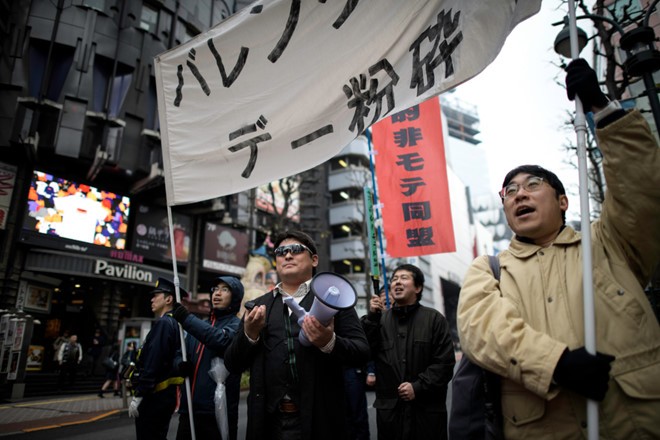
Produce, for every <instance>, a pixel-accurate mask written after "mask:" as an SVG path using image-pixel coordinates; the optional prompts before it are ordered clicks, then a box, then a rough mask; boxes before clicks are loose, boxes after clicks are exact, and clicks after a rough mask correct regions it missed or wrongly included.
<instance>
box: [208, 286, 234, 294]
mask: <svg viewBox="0 0 660 440" xmlns="http://www.w3.org/2000/svg"><path fill="white" fill-rule="evenodd" d="M215 292H221V293H231V289H230V288H229V287H227V286H222V287H218V286H215V287H212V288H211V293H215Z"/></svg>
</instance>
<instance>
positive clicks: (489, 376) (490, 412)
mask: <svg viewBox="0 0 660 440" xmlns="http://www.w3.org/2000/svg"><path fill="white" fill-rule="evenodd" d="M488 264H489V265H490V270H491V272H493V276H494V277H495V279H496V280H497V281H499V280H500V273H501V270H500V259H499V258H498V257H497V256H495V255H489V256H488ZM500 296H501V294H500ZM482 371H483V384H484V389H483V391H484V400H485V402H484V403H485V408H484V412H485V415H486V427H485V428H486V438H487V439H496V440H500V439H503V438H504V435H503V426H502V425H503V420H502V404H501V398H502V390H501V387H502V384H501V378H500V376H498V375H497V374H495V373H492V372H490V371H488V370H485V369H484V370H482Z"/></svg>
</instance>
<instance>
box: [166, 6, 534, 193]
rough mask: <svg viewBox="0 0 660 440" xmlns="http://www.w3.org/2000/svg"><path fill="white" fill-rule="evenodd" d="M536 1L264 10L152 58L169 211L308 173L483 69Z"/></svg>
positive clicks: (252, 11) (240, 15) (243, 14)
mask: <svg viewBox="0 0 660 440" xmlns="http://www.w3.org/2000/svg"><path fill="white" fill-rule="evenodd" d="M540 5H541V1H540V0H518V1H514V0H406V1H403V0H346V1H339V0H333V1H325V0H307V1H302V0H262V1H258V2H256V3H254V4H252V5H251V6H249V7H247V8H245V9H243V10H241V11H240V12H238V13H237V14H235V15H233V16H231V17H229V18H228V19H227V20H225V21H223V22H222V23H220V24H218V25H217V26H216V27H215V28H213V29H211V30H209V31H207V32H205V33H203V34H200V35H198V36H197V37H195V38H194V39H192V40H190V41H189V42H187V43H185V44H183V45H181V46H178V47H176V48H174V49H172V50H170V51H167V52H165V53H163V54H161V55H159V56H158V57H156V80H157V92H158V106H159V115H160V122H161V140H162V146H163V162H164V167H165V170H164V171H165V181H166V183H165V185H166V190H167V198H168V204H169V205H177V204H185V203H192V202H197V201H200V200H206V199H210V198H214V197H220V196H223V195H227V194H232V193H236V192H239V191H243V190H246V189H249V188H253V187H256V186H258V185H261V184H264V183H267V182H271V181H274V180H277V179H279V178H282V177H285V176H289V175H292V174H295V173H298V172H301V171H304V170H307V169H309V168H312V167H314V166H316V165H318V164H320V163H322V162H324V161H325V160H327V159H329V158H331V157H332V156H334V155H335V154H337V153H338V152H339V151H341V149H342V148H343V147H344V146H346V145H347V144H348V143H349V142H350V141H351V140H353V139H354V138H355V137H356V136H357V135H359V134H360V133H362V132H363V131H364V130H365V129H366V128H367V127H369V126H370V125H372V124H373V123H375V122H377V121H378V120H380V119H382V118H383V117H385V116H387V115H388V114H394V113H396V112H398V111H400V110H403V109H406V108H408V107H411V106H413V105H415V104H418V103H420V102H422V101H425V100H426V99H428V98H429V97H431V96H434V95H437V94H439V93H441V92H442V91H444V90H447V89H449V88H451V87H454V86H456V85H458V84H460V83H461V82H463V81H466V80H467V79H469V78H471V77H472V76H474V75H476V74H478V73H479V72H480V71H481V70H483V69H484V68H485V67H486V66H487V65H488V64H489V63H490V62H491V61H492V60H493V59H494V58H495V57H496V56H497V54H498V53H499V51H500V49H501V47H502V45H503V43H504V41H505V40H506V37H507V36H508V34H509V33H510V32H511V30H512V29H513V28H514V27H515V26H516V24H518V23H519V22H521V21H522V20H524V19H525V18H527V17H529V16H531V15H533V14H535V13H536V12H538V10H539V8H540Z"/></svg>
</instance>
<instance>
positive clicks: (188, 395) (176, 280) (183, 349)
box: [167, 204, 196, 440]
mask: <svg viewBox="0 0 660 440" xmlns="http://www.w3.org/2000/svg"><path fill="white" fill-rule="evenodd" d="M167 222H168V224H169V227H170V246H171V249H172V252H171V254H172V272H173V273H174V292H175V293H176V302H178V303H181V292H180V289H179V272H178V270H177V267H176V247H175V245H174V222H173V221H172V207H171V206H170V205H169V204H168V205H167ZM179 338H180V339H181V359H183V361H184V362H185V361H187V360H188V356H187V353H186V338H185V336H184V335H183V327H182V326H181V324H179ZM185 385H186V398H187V399H188V415H189V416H190V437H191V438H192V440H196V436H195V420H194V417H193V401H192V392H191V391H190V378H189V377H186V378H185Z"/></svg>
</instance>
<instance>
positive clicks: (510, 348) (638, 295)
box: [457, 60, 660, 439]
mask: <svg viewBox="0 0 660 440" xmlns="http://www.w3.org/2000/svg"><path fill="white" fill-rule="evenodd" d="M566 84H567V92H568V95H569V98H570V99H574V97H575V95H576V94H577V95H578V96H579V98H580V100H581V101H582V103H583V104H584V108H585V109H587V110H589V109H591V110H592V111H593V112H594V120H595V122H596V125H597V131H596V136H597V139H598V145H599V147H600V149H601V151H602V153H603V156H604V158H605V159H604V161H603V165H604V172H605V177H606V179H607V186H608V192H607V195H606V198H605V202H604V204H603V210H602V215H601V217H600V219H599V220H596V221H594V222H593V223H592V225H591V233H592V254H593V281H594V296H595V299H594V301H595V313H596V346H597V350H598V352H599V353H597V354H596V355H591V354H589V353H587V351H586V350H585V349H584V344H585V343H584V322H583V310H584V307H583V303H582V301H583V299H582V298H583V297H582V293H583V292H582V244H581V241H580V239H581V237H580V234H579V233H577V232H576V231H574V230H573V229H572V228H570V227H568V226H566V225H565V222H564V216H565V212H566V209H567V208H568V198H567V197H566V194H565V191H564V187H563V185H562V184H561V182H560V181H559V179H558V178H557V176H556V175H555V174H554V173H552V172H550V171H547V170H545V169H543V168H541V167H538V166H533V165H524V166H521V167H518V168H515V169H514V170H512V171H511V172H509V173H508V174H507V176H506V178H505V180H504V183H503V188H502V191H501V193H500V195H501V197H502V203H503V206H504V212H505V215H506V218H507V222H508V223H509V226H510V227H511V229H512V230H513V232H514V233H515V237H514V238H513V239H512V241H511V244H510V245H509V248H508V249H507V250H505V251H503V252H502V253H501V254H500V255H499V260H500V266H501V279H500V281H499V282H498V281H497V280H496V279H495V278H494V276H493V274H492V273H491V271H490V268H489V264H488V259H487V258H486V257H480V258H477V259H476V260H475V261H474V262H473V264H472V266H471V268H470V269H469V271H468V273H467V275H466V279H465V282H464V285H463V288H462V290H461V295H460V299H459V304H458V311H457V312H458V313H457V315H458V330H459V335H460V339H461V345H462V347H463V350H464V351H465V354H466V355H468V356H469V357H470V358H471V359H473V360H474V361H475V362H477V363H478V364H479V365H481V366H482V367H484V368H487V369H488V370H491V371H493V372H495V373H497V374H499V375H501V376H502V377H503V378H504V379H503V380H502V415H503V419H504V432H505V437H506V438H507V439H531V438H562V439H581V438H586V437H587V418H586V399H587V398H589V399H594V400H597V401H599V402H600V404H599V411H600V417H599V425H600V426H599V431H600V435H601V438H608V439H642V438H644V439H646V438H660V423H658V415H659V414H660V327H659V326H658V322H657V320H656V317H655V315H654V313H653V311H652V309H651V306H650V304H649V301H648V299H647V298H646V296H645V294H644V287H645V286H646V285H647V284H648V281H649V279H650V275H651V273H652V270H653V268H654V267H655V266H656V265H657V263H658V261H659V259H660V172H658V170H660V150H659V149H658V146H657V144H656V141H655V138H654V137H653V135H652V133H651V132H650V130H649V127H648V125H647V123H646V121H645V120H644V118H643V117H642V116H641V114H640V113H639V112H638V111H631V112H625V111H624V110H622V109H621V107H620V106H619V105H618V103H617V102H611V103H610V102H608V100H607V98H606V97H605V95H603V93H602V92H601V91H600V88H599V86H598V81H597V79H596V75H595V73H594V71H593V70H592V69H591V68H590V67H589V66H588V65H587V63H586V62H585V61H584V60H576V61H573V62H572V63H571V64H570V65H569V66H568V68H567V78H566Z"/></svg>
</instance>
